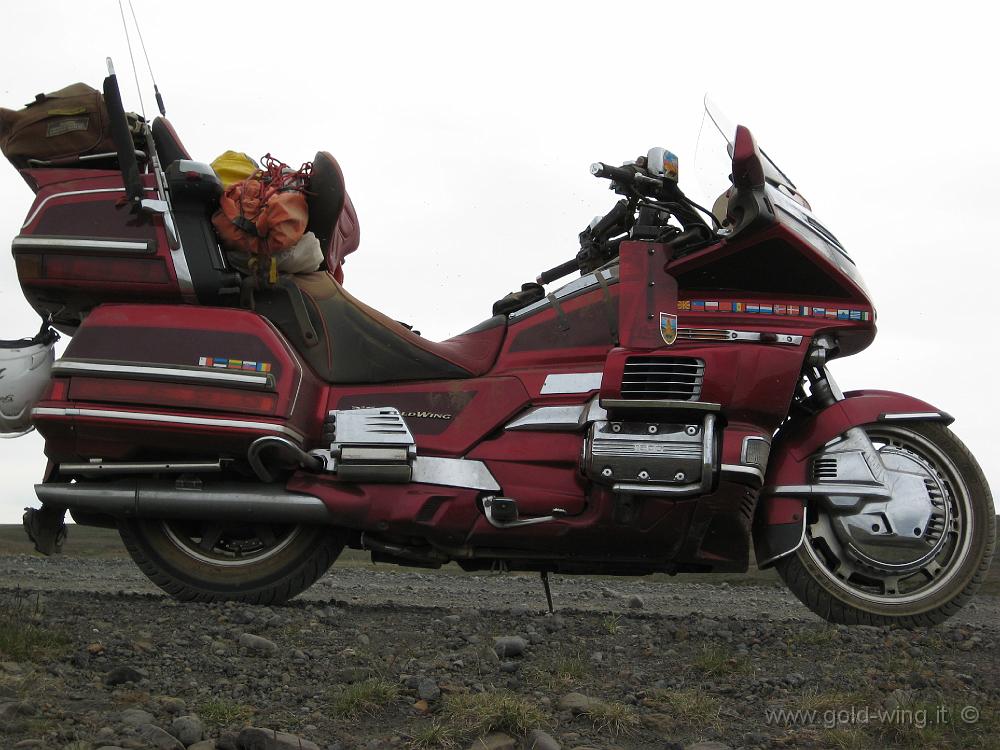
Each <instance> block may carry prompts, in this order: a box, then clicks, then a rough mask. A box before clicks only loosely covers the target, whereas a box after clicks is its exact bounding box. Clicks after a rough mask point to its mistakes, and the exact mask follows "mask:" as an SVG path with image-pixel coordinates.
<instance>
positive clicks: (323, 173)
mask: <svg viewBox="0 0 1000 750" xmlns="http://www.w3.org/2000/svg"><path fill="white" fill-rule="evenodd" d="M307 201H308V204H309V226H308V227H306V228H307V229H308V231H310V232H312V233H313V234H315V235H316V238H317V239H318V240H319V244H320V247H322V248H323V254H324V256H325V257H326V268H327V270H328V271H330V273H332V274H333V275H334V277H335V278H336V279H337V281H338V282H343V279H344V272H343V269H342V268H341V264H342V263H343V262H344V258H345V257H346V256H347V255H348V254H349V253H353V252H354V251H355V250H357V249H358V244H359V243H360V242H361V231H360V228H359V226H358V215H357V213H355V211H354V204H353V203H351V197H350V196H349V195H348V194H347V190H346V189H345V187H344V173H343V172H341V170H340V165H339V164H337V160H336V159H334V158H333V157H332V156H331V155H330V154H329V153H327V152H326V151H319V152H317V154H316V157H315V158H314V159H313V171H312V180H311V182H310V187H309V195H308V198H307Z"/></svg>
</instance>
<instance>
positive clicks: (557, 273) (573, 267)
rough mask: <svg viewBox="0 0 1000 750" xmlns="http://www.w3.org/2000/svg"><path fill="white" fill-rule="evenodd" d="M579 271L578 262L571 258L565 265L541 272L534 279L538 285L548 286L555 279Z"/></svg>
mask: <svg viewBox="0 0 1000 750" xmlns="http://www.w3.org/2000/svg"><path fill="white" fill-rule="evenodd" d="M579 270H580V262H579V261H578V260H577V259H576V258H573V260H568V261H566V262H565V263H561V264H560V265H558V266H556V267H555V268H550V269H549V270H548V271H543V272H542V273H540V274H538V278H537V279H535V281H537V282H538V283H539V284H548V283H549V282H550V281H555V280H556V279H561V278H562V277H563V276H566V275H567V274H571V273H573V271H579Z"/></svg>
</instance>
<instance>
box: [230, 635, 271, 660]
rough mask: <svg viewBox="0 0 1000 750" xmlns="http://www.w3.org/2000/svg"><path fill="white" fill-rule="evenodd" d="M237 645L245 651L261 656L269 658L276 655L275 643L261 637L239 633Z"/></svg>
mask: <svg viewBox="0 0 1000 750" xmlns="http://www.w3.org/2000/svg"><path fill="white" fill-rule="evenodd" d="M239 644H240V646H242V647H243V648H245V649H246V650H247V651H250V652H252V653H255V654H260V655H263V656H271V655H273V654H276V653H278V644H277V643H275V642H274V641H269V640H268V639H267V638H264V637H263V636H259V635H254V634H253V633H241V634H240V638H239Z"/></svg>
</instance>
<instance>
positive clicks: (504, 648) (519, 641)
mask: <svg viewBox="0 0 1000 750" xmlns="http://www.w3.org/2000/svg"><path fill="white" fill-rule="evenodd" d="M527 647H528V642H527V641H526V640H524V638H522V637H521V636H519V635H513V636H503V637H501V638H497V639H496V641H495V642H494V644H493V650H494V651H496V654H497V656H499V657H501V658H503V657H505V656H520V655H521V654H523V653H524V650H525V649H526V648H527Z"/></svg>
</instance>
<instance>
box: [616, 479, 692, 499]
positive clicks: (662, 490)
mask: <svg viewBox="0 0 1000 750" xmlns="http://www.w3.org/2000/svg"><path fill="white" fill-rule="evenodd" d="M611 491H612V492H617V493H620V494H623V495H649V496H652V497H695V496H697V495H702V494H704V491H703V490H702V488H701V483H700V482H699V483H698V484H675V485H670V484H653V483H652V482H650V483H649V484H642V483H640V482H615V483H614V484H613V485H611Z"/></svg>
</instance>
